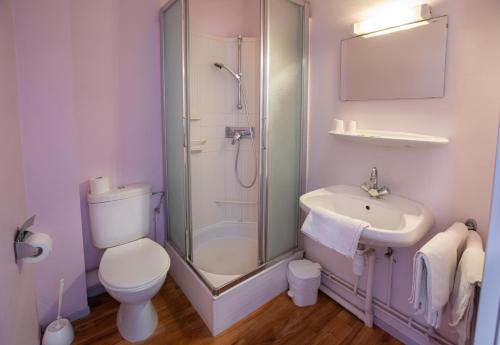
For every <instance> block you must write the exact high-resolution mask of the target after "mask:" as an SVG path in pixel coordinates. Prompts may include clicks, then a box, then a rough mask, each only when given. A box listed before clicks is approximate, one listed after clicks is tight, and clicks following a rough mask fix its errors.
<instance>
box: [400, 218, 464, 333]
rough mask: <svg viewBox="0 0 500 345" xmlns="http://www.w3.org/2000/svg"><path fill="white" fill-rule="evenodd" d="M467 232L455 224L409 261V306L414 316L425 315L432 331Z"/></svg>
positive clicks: (435, 325)
mask: <svg viewBox="0 0 500 345" xmlns="http://www.w3.org/2000/svg"><path fill="white" fill-rule="evenodd" d="M467 232H468V230H467V227H466V226H465V224H463V223H455V224H453V225H452V226H451V227H450V228H449V229H447V230H446V231H444V232H440V233H438V234H437V235H435V236H434V237H433V238H432V239H431V240H430V241H429V242H427V243H426V244H425V245H424V246H423V247H422V248H420V250H419V251H417V252H416V253H415V256H414V258H413V284H412V291H411V297H410V303H412V304H413V307H414V308H415V309H416V313H417V314H425V319H426V321H427V323H428V324H429V325H430V326H432V327H434V328H437V327H439V325H440V323H441V314H442V309H443V307H444V306H445V305H446V303H447V302H448V298H449V297H450V293H451V291H452V288H453V281H454V278H455V270H456V268H457V262H458V260H459V258H460V256H461V254H462V252H463V249H464V246H465V241H466V238H467Z"/></svg>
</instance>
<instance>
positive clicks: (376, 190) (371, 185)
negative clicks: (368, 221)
mask: <svg viewBox="0 0 500 345" xmlns="http://www.w3.org/2000/svg"><path fill="white" fill-rule="evenodd" d="M361 189H363V190H364V191H365V192H367V193H368V195H370V197H372V198H377V199H378V198H380V197H381V196H383V195H387V194H389V193H390V190H389V188H387V187H385V186H383V187H379V186H378V171H377V168H376V167H373V168H372V172H371V173H370V180H369V181H367V182H365V183H363V184H362V185H361Z"/></svg>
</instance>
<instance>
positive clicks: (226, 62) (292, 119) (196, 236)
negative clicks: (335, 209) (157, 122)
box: [161, 0, 309, 296]
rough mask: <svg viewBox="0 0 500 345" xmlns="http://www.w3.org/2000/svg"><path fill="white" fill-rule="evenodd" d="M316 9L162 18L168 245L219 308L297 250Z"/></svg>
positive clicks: (281, 4)
mask: <svg viewBox="0 0 500 345" xmlns="http://www.w3.org/2000/svg"><path fill="white" fill-rule="evenodd" d="M308 19H309V5H308V3H307V2H305V1H299V0H171V1H169V2H168V3H167V4H166V5H165V6H164V8H163V9H162V11H161V23H162V24H161V25H162V65H163V116H164V122H163V125H164V156H165V175H166V176H165V186H166V190H167V198H166V200H167V202H166V212H165V213H166V216H167V218H166V222H167V239H168V244H169V245H170V246H172V247H174V248H175V250H176V251H177V253H178V254H179V255H180V256H181V257H182V258H183V260H184V261H185V262H186V263H187V264H188V265H189V266H190V267H191V269H192V270H193V271H194V272H195V273H196V274H197V275H198V277H199V278H201V279H202V280H203V282H204V283H205V285H206V286H207V287H208V288H209V289H210V291H211V293H212V294H213V295H214V296H217V295H219V294H220V293H222V292H224V291H225V290H227V289H229V288H231V287H233V286H235V285H236V284H238V283H241V282H244V281H245V280H246V279H247V278H249V277H252V276H254V275H255V274H256V273H258V272H262V271H263V270H265V269H266V268H267V267H269V266H270V265H272V264H274V263H276V262H279V261H280V260H283V259H285V258H287V257H288V256H290V255H293V254H294V253H296V252H297V251H299V250H300V245H299V227H300V220H301V219H300V217H301V213H300V209H299V204H298V200H299V196H300V194H301V193H302V192H303V189H304V181H305V164H306V130H307V129H306V123H307V121H306V113H307V70H308V65H307V56H308V51H307V48H308Z"/></svg>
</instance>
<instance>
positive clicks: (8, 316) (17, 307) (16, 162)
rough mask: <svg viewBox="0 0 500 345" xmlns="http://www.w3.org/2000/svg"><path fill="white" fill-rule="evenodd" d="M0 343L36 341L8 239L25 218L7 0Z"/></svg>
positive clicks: (30, 295) (32, 310)
mask: <svg viewBox="0 0 500 345" xmlns="http://www.w3.org/2000/svg"><path fill="white" fill-rule="evenodd" d="M0 47H1V49H0V171H1V175H0V190H1V191H2V193H0V281H1V282H2V288H1V290H0V310H1V311H2V312H1V313H0V344H12V345H35V344H39V327H38V317H37V311H36V300H35V287H34V276H33V272H32V271H33V266H32V265H30V264H26V265H23V264H19V265H16V264H15V263H14V253H13V251H12V240H13V238H14V233H15V231H16V227H17V226H19V225H20V224H22V223H23V222H24V221H25V220H26V216H27V213H26V204H25V191H24V180H23V175H24V172H23V163H22V152H21V135H20V130H19V112H18V106H17V81H16V62H15V43H14V28H13V22H12V9H11V1H10V0H6V1H0Z"/></svg>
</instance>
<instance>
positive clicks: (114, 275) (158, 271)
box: [99, 238, 170, 342]
mask: <svg viewBox="0 0 500 345" xmlns="http://www.w3.org/2000/svg"><path fill="white" fill-rule="evenodd" d="M169 267H170V258H169V256H168V254H167V252H166V251H165V249H164V248H162V247H161V246H160V245H159V244H157V243H155V242H153V241H151V240H150V239H148V238H142V239H139V240H136V241H132V242H129V243H126V244H122V245H119V246H116V247H112V248H108V249H106V251H105V252H104V255H103V257H102V259H101V263H100V265H99V280H100V281H101V283H102V285H103V286H104V288H105V289H106V291H107V292H108V293H109V294H110V295H111V296H112V297H113V298H114V299H116V300H117V301H118V302H120V309H119V310H118V315H117V326H118V330H119V331H120V334H121V335H122V336H123V338H125V339H126V340H128V341H131V342H136V341H141V340H144V339H146V338H148V337H149V336H151V335H152V334H153V332H154V330H155V329H156V326H157V324H158V315H157V313H156V310H155V309H154V306H153V304H152V303H151V298H152V297H153V296H154V295H156V293H157V292H158V291H159V290H160V288H161V286H162V285H163V282H164V281H165V278H166V276H167V271H168V269H169Z"/></svg>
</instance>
